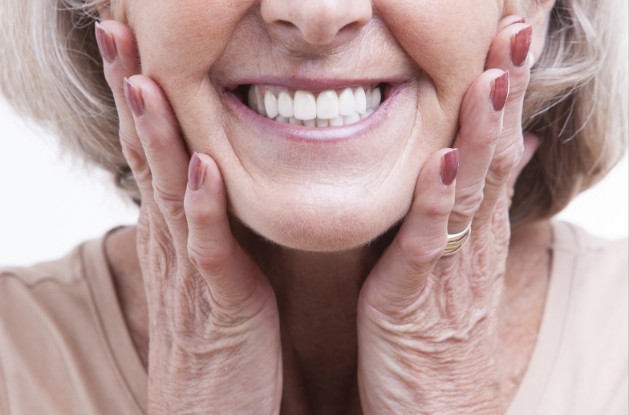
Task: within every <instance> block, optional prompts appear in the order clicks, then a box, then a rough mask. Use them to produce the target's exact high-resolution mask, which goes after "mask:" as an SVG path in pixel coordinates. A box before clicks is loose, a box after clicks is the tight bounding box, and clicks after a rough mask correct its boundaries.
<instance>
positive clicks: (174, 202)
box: [153, 184, 185, 219]
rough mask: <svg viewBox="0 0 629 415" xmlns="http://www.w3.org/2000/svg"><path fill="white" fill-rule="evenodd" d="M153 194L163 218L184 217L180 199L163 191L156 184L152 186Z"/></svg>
mask: <svg viewBox="0 0 629 415" xmlns="http://www.w3.org/2000/svg"><path fill="white" fill-rule="evenodd" d="M153 192H154V197H155V202H156V203H157V205H158V206H159V208H160V210H161V211H162V213H163V214H164V215H165V216H167V217H169V218H171V219H181V218H183V217H184V216H185V214H184V209H183V201H182V199H181V198H180V197H178V196H176V195H174V194H173V193H172V192H168V191H165V190H163V189H162V188H160V187H159V186H158V185H157V184H154V185H153Z"/></svg>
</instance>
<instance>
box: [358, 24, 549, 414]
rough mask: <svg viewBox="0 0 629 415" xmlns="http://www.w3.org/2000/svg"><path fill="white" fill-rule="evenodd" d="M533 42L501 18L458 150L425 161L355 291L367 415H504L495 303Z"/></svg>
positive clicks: (463, 118)
mask: <svg viewBox="0 0 629 415" xmlns="http://www.w3.org/2000/svg"><path fill="white" fill-rule="evenodd" d="M530 40H531V27H530V26H529V25H527V24H524V23H522V22H521V21H520V20H519V19H518V18H516V17H515V16H511V17H507V18H505V19H503V21H502V22H501V29H500V30H499V32H498V35H497V37H496V39H495V40H494V42H493V44H492V46H491V50H490V52H489V56H488V59H487V64H486V68H500V69H488V70H487V71H486V72H484V73H483V74H481V75H480V76H479V77H478V78H477V79H476V81H475V82H474V83H473V84H472V86H471V87H470V89H469V90H468V92H467V94H466V96H465V98H464V100H463V104H462V106H461V112H460V130H459V132H458V135H457V137H456V141H455V143H454V146H455V147H456V148H457V149H458V150H447V149H445V150H441V151H438V152H436V153H435V154H433V155H432V156H431V157H430V158H429V159H428V160H427V162H426V163H425V165H424V167H423V168H422V171H421V173H420V175H419V178H418V181H417V186H416V191H415V197H414V201H413V204H412V206H411V209H410V211H409V213H408V215H407V217H406V218H405V220H404V222H403V224H402V226H401V228H400V231H399V233H398V234H397V236H396V238H395V240H394V241H393V243H392V244H391V246H390V247H389V249H388V250H387V251H386V252H385V254H384V255H383V257H382V258H381V259H380V261H379V262H378V263H377V264H376V266H375V268H374V269H373V271H372V272H371V274H370V275H369V276H368V278H367V280H366V281H365V284H364V285H363V288H362V291H361V294H360V300H359V306H358V342H359V343H358V344H359V350H358V353H359V355H358V381H359V390H360V399H361V404H362V410H363V414H365V415H367V414H378V415H384V414H414V415H416V414H419V413H430V414H444V413H448V414H463V413H473V414H497V413H502V412H504V410H505V403H504V402H502V399H501V391H500V380H501V379H500V377H499V372H498V370H497V367H496V351H497V342H498V336H497V323H498V305H499V303H500V298H501V292H502V288H503V285H504V278H503V277H504V274H505V268H506V259H507V254H508V248H509V239H510V225H509V213H508V209H509V206H510V197H511V190H512V187H513V181H514V178H515V177H517V175H518V174H519V171H520V170H521V169H522V168H523V166H524V165H525V164H526V162H528V160H529V159H530V157H531V156H532V154H533V153H534V151H535V149H536V145H537V141H536V140H535V139H534V138H532V137H528V136H527V139H525V138H523V134H522V126H521V118H522V107H523V97H524V92H525V90H526V87H527V85H528V81H529V75H530V59H527V54H528V50H529V46H530ZM506 70H508V72H505V71H506ZM509 79H510V88H511V89H510V92H509ZM459 160H460V164H459ZM457 171H458V174H457ZM455 177H458V180H456V181H455V180H454V178H455ZM470 223H471V224H472V228H471V229H472V230H471V235H470V237H469V241H468V243H467V244H466V245H465V246H464V247H463V248H462V249H461V250H460V251H459V252H457V253H455V254H454V255H453V256H451V257H442V254H443V252H444V247H445V245H446V237H447V233H448V232H449V233H451V234H453V233H457V232H461V231H463V230H464V229H465V228H466V227H467V226H468V224H470Z"/></svg>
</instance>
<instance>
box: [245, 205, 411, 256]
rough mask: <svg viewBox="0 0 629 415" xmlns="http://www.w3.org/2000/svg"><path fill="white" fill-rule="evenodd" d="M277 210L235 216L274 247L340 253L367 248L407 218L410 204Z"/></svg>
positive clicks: (248, 212)
mask: <svg viewBox="0 0 629 415" xmlns="http://www.w3.org/2000/svg"><path fill="white" fill-rule="evenodd" d="M409 199H410V198H409ZM276 206H277V207H278V208H277V209H272V210H264V211H259V212H254V211H252V210H251V208H249V209H247V212H246V214H244V215H243V214H238V212H234V213H235V214H236V217H238V219H239V220H240V221H241V222H242V223H243V224H244V225H245V226H246V227H247V228H249V229H250V230H252V231H253V232H255V233H256V234H258V235H260V236H262V237H263V238H265V239H266V240H268V241H270V242H272V243H274V244H277V245H280V246H283V247H286V248H289V249H294V250H299V251H309V252H340V251H348V250H352V249H355V248H359V247H362V246H365V245H368V244H369V243H370V242H372V241H373V240H375V239H377V238H378V237H380V236H381V235H382V234H384V233H385V232H387V231H388V230H389V229H391V228H392V227H393V226H395V225H396V224H397V223H398V222H399V221H400V220H401V219H402V218H403V217H404V215H405V214H406V212H407V211H408V209H409V206H410V200H404V201H399V202H398V203H391V202H388V201H387V202H386V203H380V204H374V203H371V204H369V205H368V204H367V203H364V202H363V203H359V204H350V205H347V204H346V205H337V204H329V205H327V206H323V207H322V206H320V205H318V206H316V207H314V206H313V207H311V208H304V207H303V206H302V207H300V208H299V209H286V208H285V206H284V205H283V204H277V205H276ZM258 207H262V205H258Z"/></svg>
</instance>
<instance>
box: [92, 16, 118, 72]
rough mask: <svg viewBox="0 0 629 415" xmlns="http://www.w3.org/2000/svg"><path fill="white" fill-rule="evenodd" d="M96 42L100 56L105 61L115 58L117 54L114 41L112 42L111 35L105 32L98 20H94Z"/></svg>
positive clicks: (111, 60) (109, 61)
mask: <svg viewBox="0 0 629 415" xmlns="http://www.w3.org/2000/svg"><path fill="white" fill-rule="evenodd" d="M96 43H97V44H98V50H100V54H101V56H102V57H103V59H105V61H106V62H107V63H112V62H113V61H115V60H116V56H118V50H117V49H116V42H114V38H113V36H112V35H111V34H110V33H108V32H106V31H105V29H103V28H102V27H101V26H100V24H99V23H98V22H96Z"/></svg>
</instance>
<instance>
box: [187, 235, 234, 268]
mask: <svg viewBox="0 0 629 415" xmlns="http://www.w3.org/2000/svg"><path fill="white" fill-rule="evenodd" d="M232 250H233V248H232V247H230V244H228V243H219V242H218V241H215V240H212V241H205V242H204V243H203V245H201V244H200V243H199V242H197V241H195V240H194V239H193V238H190V240H189V241H188V257H189V259H190V262H191V263H192V265H194V266H195V267H196V268H197V269H198V270H200V271H206V272H216V271H218V270H220V269H221V268H222V267H223V266H224V265H225V264H226V263H227V261H228V260H229V258H230V256H231V253H232Z"/></svg>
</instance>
